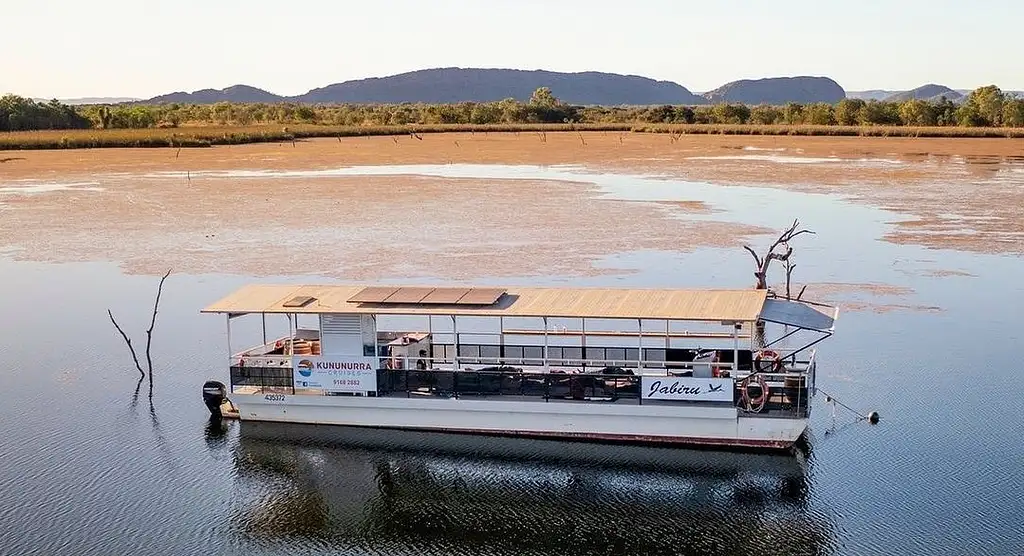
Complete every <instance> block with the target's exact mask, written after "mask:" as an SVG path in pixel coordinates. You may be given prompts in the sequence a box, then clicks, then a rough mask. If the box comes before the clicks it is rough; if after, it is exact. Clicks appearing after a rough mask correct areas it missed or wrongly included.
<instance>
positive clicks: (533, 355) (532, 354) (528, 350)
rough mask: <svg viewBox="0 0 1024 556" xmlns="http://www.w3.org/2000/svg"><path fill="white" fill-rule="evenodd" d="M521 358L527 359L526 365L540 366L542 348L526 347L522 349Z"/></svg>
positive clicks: (542, 357)
mask: <svg viewBox="0 0 1024 556" xmlns="http://www.w3.org/2000/svg"><path fill="white" fill-rule="evenodd" d="M523 357H525V358H526V359H528V361H526V362H525V364H527V365H540V364H541V363H543V362H544V348H542V347H541V346H526V347H524V348H523Z"/></svg>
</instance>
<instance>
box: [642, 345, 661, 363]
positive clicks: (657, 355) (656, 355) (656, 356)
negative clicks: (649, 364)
mask: <svg viewBox="0 0 1024 556" xmlns="http://www.w3.org/2000/svg"><path fill="white" fill-rule="evenodd" d="M664 360H665V350H663V349H651V348H648V349H645V350H644V361H664Z"/></svg>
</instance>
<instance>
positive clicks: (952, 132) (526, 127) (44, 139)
mask: <svg viewBox="0 0 1024 556" xmlns="http://www.w3.org/2000/svg"><path fill="white" fill-rule="evenodd" d="M455 131H458V132H464V133H469V132H474V133H487V132H535V133H541V132H559V131H563V132H564V131H617V132H634V133H666V134H672V135H684V134H695V135H699V134H704V135H709V134H714V135H789V136H825V137H844V136H848V137H946V138H976V137H988V138H1024V128H991V127H907V126H834V125H820V126H816V125H752V124H743V125H731V124H614V123H613V124H486V125H474V124H449V125H408V126H322V125H291V126H280V125H262V126H233V127H180V128H147V129H111V130H101V129H80V130H46V131H16V132H3V133H0V150H19V149H82V148H117V147H121V148H126V147H172V148H181V147H209V146H212V145H240V144H245V143H268V142H289V141H295V140H298V139H304V138H313V137H339V138H341V137H362V136H380V135H413V134H426V133H444V132H455Z"/></svg>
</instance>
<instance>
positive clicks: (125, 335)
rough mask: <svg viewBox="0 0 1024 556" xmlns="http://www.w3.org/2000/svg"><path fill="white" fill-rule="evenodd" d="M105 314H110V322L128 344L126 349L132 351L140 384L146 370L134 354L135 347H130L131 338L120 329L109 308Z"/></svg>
mask: <svg viewBox="0 0 1024 556" xmlns="http://www.w3.org/2000/svg"><path fill="white" fill-rule="evenodd" d="M107 314H108V315H110V322H112V323H114V328H116V329H117V331H118V332H120V333H121V337H122V338H124V342H125V343H126V344H128V351H130V352H132V360H133V361H135V368H136V369H138V370H139V374H140V375H142V376H141V377H139V383H140V384H141V381H142V379H143V378H146V372H145V371H143V370H142V365H140V364H139V356H138V355H136V354H135V348H134V347H132V340H131V338H129V337H128V335H127V334H125V333H124V330H121V327H120V326H118V324H117V321H116V320H114V313H112V312H111V311H110V309H107Z"/></svg>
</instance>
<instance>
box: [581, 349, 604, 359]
mask: <svg viewBox="0 0 1024 556" xmlns="http://www.w3.org/2000/svg"><path fill="white" fill-rule="evenodd" d="M584 352H585V353H586V354H587V355H586V358H587V359H589V360H590V361H603V360H604V348H595V347H588V348H586V349H585V350H584Z"/></svg>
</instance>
